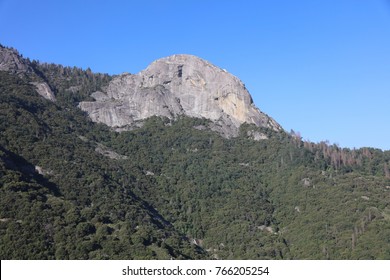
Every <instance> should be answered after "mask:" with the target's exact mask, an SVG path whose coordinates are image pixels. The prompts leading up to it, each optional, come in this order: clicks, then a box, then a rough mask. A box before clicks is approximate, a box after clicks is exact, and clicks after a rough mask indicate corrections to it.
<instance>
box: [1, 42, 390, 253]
mask: <svg viewBox="0 0 390 280" xmlns="http://www.w3.org/2000/svg"><path fill="white" fill-rule="evenodd" d="M389 169H390V151H381V150H378V149H373V148H363V149H358V150H350V149H345V148H341V147H338V146H336V145H330V144H329V143H326V142H321V143H311V142H303V141H302V140H301V137H300V136H299V135H298V134H296V133H294V132H291V133H287V132H285V131H284V130H283V129H282V128H281V127H280V125H279V124H278V123H277V122H275V121H274V120H273V119H272V118H271V117H269V116H267V115H266V114H265V113H263V112H261V111H260V110H259V109H258V108H257V107H256V106H255V105H254V104H253V102H252V99H251V97H250V94H249V93H248V92H247V90H246V89H245V86H244V85H243V83H242V82H241V81H240V80H239V79H238V78H236V77H234V76H232V75H231V74H229V73H227V72H226V71H225V70H222V69H220V68H218V67H216V66H214V65H212V64H210V63H209V62H206V61H204V60H202V59H199V58H197V57H194V56H189V55H175V56H171V57H168V58H163V59H160V60H157V61H156V62H154V63H152V64H151V65H150V66H149V67H148V68H147V69H145V70H143V71H141V72H140V73H138V74H135V75H131V74H122V75H118V76H109V75H106V74H97V73H93V72H92V71H91V70H90V69H87V70H82V69H80V68H76V67H73V68H71V67H64V66H61V65H55V64H47V63H41V62H38V61H35V60H33V61H31V60H29V59H26V58H23V57H22V56H21V55H20V54H19V53H18V52H17V51H16V50H14V49H12V48H6V47H4V46H0V257H1V259H390V240H389V237H390V205H389V204H390V171H389Z"/></svg>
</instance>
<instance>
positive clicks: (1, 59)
mask: <svg viewBox="0 0 390 280" xmlns="http://www.w3.org/2000/svg"><path fill="white" fill-rule="evenodd" d="M0 71H7V72H11V73H16V74H18V73H25V72H33V70H32V68H31V67H30V66H29V65H28V63H27V62H26V60H25V59H24V58H22V57H21V55H20V54H19V53H18V51H17V50H15V49H12V48H5V47H3V46H0Z"/></svg>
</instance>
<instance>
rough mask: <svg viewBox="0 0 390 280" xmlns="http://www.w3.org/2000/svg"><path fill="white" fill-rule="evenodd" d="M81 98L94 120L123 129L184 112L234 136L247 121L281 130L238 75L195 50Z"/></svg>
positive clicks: (152, 65) (113, 81)
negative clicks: (195, 54) (255, 101)
mask: <svg viewBox="0 0 390 280" xmlns="http://www.w3.org/2000/svg"><path fill="white" fill-rule="evenodd" d="M92 97H94V98H95V100H96V101H94V102H81V103H80V104H79V107H80V108H81V109H82V110H84V111H86V112H88V114H89V116H90V117H91V119H92V120H93V121H95V122H102V123H105V124H107V125H109V126H111V127H115V128H123V127H124V126H128V125H134V124H137V123H138V122H140V121H142V120H144V119H146V118H148V117H151V116H164V117H168V118H170V119H174V118H176V117H178V116H180V115H186V116H189V117H196V118H206V119H209V120H211V121H212V125H211V127H210V128H211V129H213V130H216V131H218V132H220V133H221V134H222V135H224V136H226V137H231V136H236V135H237V134H238V128H239V126H240V125H241V124H243V123H249V124H255V125H257V126H259V127H268V128H271V129H273V130H276V131H279V130H281V129H282V128H281V127H280V125H279V124H278V123H276V122H275V121H274V120H273V119H272V118H270V117H268V116H267V115H266V114H264V113H262V112H261V111H260V110H259V109H258V108H256V106H255V105H254V104H253V101H252V98H251V96H250V94H249V92H248V91H247V89H246V88H245V86H244V84H243V83H242V82H241V81H240V80H239V79H238V78H237V77H235V76H233V75H231V74H230V73H228V72H226V71H225V70H223V69H221V68H218V67H216V66H214V65H212V64H211V63H209V62H207V61H205V60H203V59H200V58H198V57H196V56H192V55H173V56H170V57H166V58H162V59H159V60H157V61H155V62H153V63H152V64H151V65H149V66H148V67H147V68H146V69H145V70H143V71H141V72H140V73H138V74H136V75H131V74H123V75H119V76H117V77H115V78H114V79H113V80H112V81H111V82H110V84H109V86H108V88H107V92H105V93H103V92H96V93H94V94H92Z"/></svg>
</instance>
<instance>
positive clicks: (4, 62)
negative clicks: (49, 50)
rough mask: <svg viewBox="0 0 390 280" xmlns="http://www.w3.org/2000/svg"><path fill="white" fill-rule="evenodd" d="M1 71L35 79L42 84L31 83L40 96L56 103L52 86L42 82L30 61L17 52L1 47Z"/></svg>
mask: <svg viewBox="0 0 390 280" xmlns="http://www.w3.org/2000/svg"><path fill="white" fill-rule="evenodd" d="M0 71H7V72H9V73H12V74H17V75H20V76H23V75H24V74H27V76H28V77H33V78H34V79H35V80H41V81H40V82H31V84H32V85H34V86H35V89H36V91H37V93H38V94H39V95H41V96H42V97H43V98H45V99H48V100H50V101H56V98H55V96H54V93H53V91H52V90H51V88H50V86H49V85H48V84H47V83H46V82H44V81H42V79H40V78H39V77H38V75H36V73H35V72H34V69H33V68H32V67H31V65H30V61H29V60H28V59H24V58H23V57H22V56H21V55H20V54H19V52H18V51H17V50H15V49H12V48H5V47H3V46H0Z"/></svg>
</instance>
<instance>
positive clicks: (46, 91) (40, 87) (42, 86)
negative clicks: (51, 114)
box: [31, 82, 56, 101]
mask: <svg viewBox="0 0 390 280" xmlns="http://www.w3.org/2000/svg"><path fill="white" fill-rule="evenodd" d="M31 84H32V85H34V86H35V88H36V91H37V92H38V94H39V95H40V96H42V97H43V98H45V99H47V100H50V101H56V97H55V96H54V93H53V91H52V90H51V89H50V87H49V85H48V84H47V83H44V82H42V83H39V82H31Z"/></svg>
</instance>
